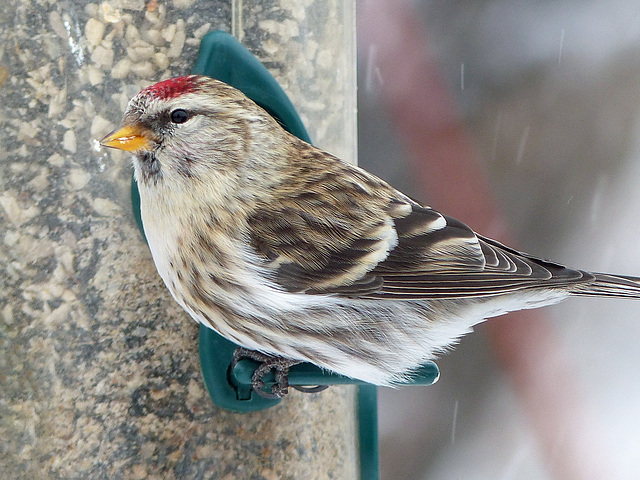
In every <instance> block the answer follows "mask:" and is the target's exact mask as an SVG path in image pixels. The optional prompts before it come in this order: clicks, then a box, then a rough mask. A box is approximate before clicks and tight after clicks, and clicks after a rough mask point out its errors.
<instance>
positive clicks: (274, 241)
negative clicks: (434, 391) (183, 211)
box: [248, 165, 594, 299]
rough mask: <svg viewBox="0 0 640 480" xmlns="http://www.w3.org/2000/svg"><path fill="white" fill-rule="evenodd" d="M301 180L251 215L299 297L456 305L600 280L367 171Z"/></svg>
mask: <svg viewBox="0 0 640 480" xmlns="http://www.w3.org/2000/svg"><path fill="white" fill-rule="evenodd" d="M340 168H342V169H344V168H347V169H348V170H347V172H346V174H345V171H344V170H343V171H331V170H324V171H323V172H321V173H317V172H316V173H314V175H313V176H312V177H307V178H304V177H303V178H300V177H298V178H296V179H295V181H292V182H291V184H292V185H295V186H296V189H292V190H291V191H289V192H288V193H287V195H286V196H285V197H282V198H280V199H278V201H274V202H272V203H271V204H269V205H264V206H263V208H262V209H260V210H259V211H258V213H256V214H254V215H253V216H251V217H250V219H249V223H248V228H249V237H250V238H249V240H250V242H251V245H252V246H253V247H254V249H255V250H256V252H257V253H258V254H259V255H260V256H261V257H262V258H263V259H264V262H265V265H266V266H267V268H268V270H270V271H271V272H272V274H273V275H272V279H273V280H274V281H275V282H276V283H277V284H278V285H280V286H281V287H282V288H283V289H285V290H287V291H291V292H306V293H333V294H340V295H345V296H350V297H366V298H397V299H422V298H455V297H467V296H477V295H495V294H500V293H507V292H513V291H517V290H522V289H527V288H532V287H538V286H542V285H547V286H554V285H555V286H568V285H575V284H580V283H583V282H590V281H593V278H594V277H593V275H591V274H589V273H587V272H583V271H579V270H571V269H568V268H565V267H563V266H561V265H557V264H554V263H551V262H547V261H543V260H540V259H537V258H534V257H531V256H528V255H526V254H523V253H520V252H517V251H515V250H512V249H510V248H508V247H505V246H504V245H501V244H500V243H498V242H495V241H493V240H490V239H487V238H484V237H480V236H478V235H476V234H475V233H474V232H473V231H472V230H471V229H470V228H469V227H467V226H466V225H465V224H463V223H461V222H459V221H457V220H455V219H453V218H450V217H446V216H444V215H442V214H440V213H438V212H437V211H435V210H433V209H431V208H428V207H424V206H421V205H419V204H418V203H416V202H414V201H412V200H410V199H409V198H407V197H405V196H403V195H402V194H400V193H399V192H397V191H396V190H394V189H393V188H391V187H389V186H388V185H387V184H386V183H384V182H382V181H381V180H379V179H377V178H376V177H374V176H370V175H368V174H367V173H366V172H364V171H362V170H359V169H355V168H353V169H351V167H345V166H344V165H341V166H340Z"/></svg>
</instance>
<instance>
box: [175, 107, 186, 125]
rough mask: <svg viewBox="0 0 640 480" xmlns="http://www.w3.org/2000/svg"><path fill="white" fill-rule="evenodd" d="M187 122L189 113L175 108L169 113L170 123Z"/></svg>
mask: <svg viewBox="0 0 640 480" xmlns="http://www.w3.org/2000/svg"><path fill="white" fill-rule="evenodd" d="M187 120H189V113H188V112H187V111H186V110H183V109H182V108H176V109H175V110H174V111H173V112H171V121H172V122H173V123H184V122H186V121H187Z"/></svg>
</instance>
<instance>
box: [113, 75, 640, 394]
mask: <svg viewBox="0 0 640 480" xmlns="http://www.w3.org/2000/svg"><path fill="white" fill-rule="evenodd" d="M101 143H102V145H104V146H107V147H113V148H118V149H121V150H126V151H130V152H132V153H133V154H134V155H133V164H134V167H135V178H136V180H137V182H138V187H139V190H140V198H141V211H142V219H143V223H144V229H145V234H146V236H147V240H148V242H149V247H150V249H151V253H152V255H153V259H154V261H155V264H156V267H157V269H158V272H159V273H160V276H161V277H162V279H163V280H164V283H165V284H166V286H167V288H168V289H169V291H170V292H171V294H172V295H173V297H174V298H175V300H176V301H177V302H178V303H179V304H180V305H181V306H182V307H183V308H184V309H185V310H186V311H187V312H188V313H189V314H190V315H191V316H192V317H193V318H194V319H195V320H197V321H198V322H200V323H202V324H204V325H206V326H208V327H210V328H212V329H214V330H215V331H216V332H218V333H219V334H221V335H222V336H224V337H226V338H228V339H229V340H232V341H233V342H236V343H237V344H239V345H241V346H243V347H246V348H247V349H250V350H256V351H259V352H262V353H264V354H267V355H270V356H279V357H284V358H285V359H289V360H291V362H290V364H293V363H296V362H297V361H308V362H311V363H314V364H316V365H318V366H320V367H323V368H326V369H328V370H332V371H335V372H338V373H341V374H343V375H347V376H349V377H353V378H357V379H361V380H364V381H366V382H370V383H373V384H377V385H390V384H394V383H397V382H402V381H403V380H405V379H406V378H407V377H408V376H409V375H410V373H411V372H412V371H413V370H414V369H416V368H417V367H418V366H420V365H421V364H423V363H424V362H425V361H427V360H431V359H433V358H434V356H435V355H436V354H438V353H441V352H443V351H445V350H446V349H447V348H448V347H449V346H450V345H452V344H453V343H455V342H456V340H457V339H458V338H459V337H460V336H462V335H463V334H465V333H467V332H469V331H470V329H471V327H472V326H473V325H475V324H477V323H479V322H481V321H483V320H484V319H486V318H488V317H493V316H496V315H501V314H503V313H506V312H509V311H512V310H519V309H525V308H534V307H540V306H543V305H549V304H553V303H556V302H558V301H560V300H562V299H564V298H566V297H568V296H569V295H597V296H613V297H634V298H637V297H640V279H639V278H634V277H628V276H622V275H608V274H600V273H590V272H586V271H583V270H574V269H569V268H566V267H564V266H562V265H558V264H556V263H552V262H549V261H545V260H540V259H538V258H534V257H532V256H530V255H528V254H525V253H520V252H517V251H515V250H513V249H511V248H508V247H506V246H504V245H502V244H500V243H498V242H496V241H494V240H490V239H488V238H485V237H482V236H480V235H478V234H476V233H474V232H473V231H472V230H471V229H470V228H469V227H467V226H466V225H464V224H463V223H461V222H459V221H457V220H455V219H453V218H450V217H447V216H446V215H443V214H441V213H439V212H437V211H435V210H433V209H431V208H430V207H427V206H423V205H421V204H419V203H417V202H416V201H414V200H412V199H411V198H409V197H407V196H406V195H404V194H402V193H401V192H399V191H398V190H395V189H394V188H393V187H391V186H389V185H388V184H387V183H385V182H384V181H382V180H380V179H379V178H377V177H375V176H374V175H372V174H370V173H367V172H366V171H364V170H362V169H360V168H358V167H354V166H351V165H349V164H346V163H344V162H342V161H341V160H339V159H338V158H336V157H334V156H332V155H330V154H329V153H326V152H324V151H322V150H319V149H317V148H315V147H313V146H311V145H309V144H307V143H305V142H303V141H301V140H299V139H298V138H296V137H294V136H293V135H291V134H289V133H288V132H286V131H285V130H284V129H283V128H281V126H280V125H279V124H278V122H276V121H275V120H274V119H273V118H272V117H271V116H270V115H269V114H268V113H267V112H266V111H264V110H263V109H262V108H260V107H259V106H258V105H256V104H255V103H254V102H252V101H251V100H250V99H248V98H247V97H246V96H245V95H244V94H242V93H241V92H240V91H238V90H236V89H234V88H232V87H230V86H228V85H226V84H224V83H222V82H220V81H217V80H213V79H210V78H207V77H202V76H187V77H178V78H173V79H170V80H166V81H163V82H160V83H157V84H155V85H152V86H150V87H148V88H145V89H144V90H142V91H141V92H140V93H139V94H138V95H136V96H135V97H134V98H133V99H132V100H131V101H130V102H129V105H128V107H127V110H126V112H125V115H124V121H123V124H122V126H121V127H120V128H119V129H118V130H117V131H115V132H113V133H111V134H109V135H107V136H106V137H105V138H104V139H103V140H102V142H101Z"/></svg>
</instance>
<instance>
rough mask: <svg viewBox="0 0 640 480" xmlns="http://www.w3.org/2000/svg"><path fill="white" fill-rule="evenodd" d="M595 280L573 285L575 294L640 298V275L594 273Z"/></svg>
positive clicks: (572, 290) (572, 288)
mask: <svg viewBox="0 0 640 480" xmlns="http://www.w3.org/2000/svg"><path fill="white" fill-rule="evenodd" d="M592 275H593V276H594V277H595V281H592V282H589V283H582V284H578V285H574V286H572V287H571V290H570V291H571V293H572V294H574V295H591V296H597V297H622V298H640V277H630V276H627V275H611V274H608V273H593V274H592Z"/></svg>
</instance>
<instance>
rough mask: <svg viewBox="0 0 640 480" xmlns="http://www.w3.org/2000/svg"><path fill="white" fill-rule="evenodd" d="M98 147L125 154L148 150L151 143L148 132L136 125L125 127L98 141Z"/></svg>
mask: <svg viewBox="0 0 640 480" xmlns="http://www.w3.org/2000/svg"><path fill="white" fill-rule="evenodd" d="M100 145H102V146H103V147H110V148H117V149H119V150H124V151H126V152H135V151H136V150H149V149H150V148H151V141H150V139H149V132H148V131H146V130H145V129H144V128H142V127H140V126H138V125H125V126H124V127H121V128H119V129H117V130H114V131H113V132H111V133H110V134H109V135H107V136H106V137H104V138H103V139H102V140H100Z"/></svg>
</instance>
